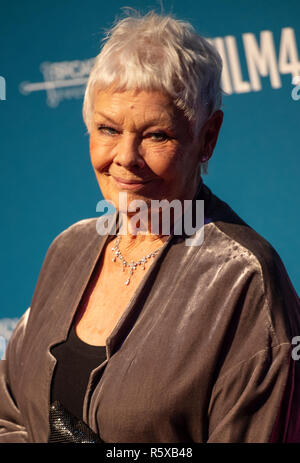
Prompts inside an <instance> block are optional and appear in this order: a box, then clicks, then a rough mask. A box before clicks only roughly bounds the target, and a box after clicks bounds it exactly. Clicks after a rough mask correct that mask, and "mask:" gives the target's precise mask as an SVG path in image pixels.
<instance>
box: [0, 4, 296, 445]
mask: <svg viewBox="0 0 300 463" xmlns="http://www.w3.org/2000/svg"><path fill="white" fill-rule="evenodd" d="M221 70H222V63H221V59H220V56H219V55H218V53H217V51H216V50H215V48H214V47H213V46H212V45H211V44H210V43H209V42H208V41H207V40H205V39H204V38H203V37H201V36H199V35H197V34H196V33H195V32H194V30H193V28H192V27H191V25H190V24H188V23H186V22H182V21H178V20H175V19H173V18H171V17H169V16H160V15H156V14H154V13H152V12H151V13H148V14H147V15H145V16H143V17H127V18H125V19H122V20H121V21H119V22H118V23H117V24H116V25H115V26H114V27H113V28H112V30H111V31H110V33H109V34H108V37H107V41H106V43H105V45H104V47H103V48H102V51H101V52H100V54H99V55H98V57H97V59H96V61H95V65H94V68H93V69H92V72H91V74H90V77H89V80H88V84H87V88H86V93H85V99H84V108H83V114H84V120H85V123H86V125H87V128H88V131H89V135H90V154H91V162H92V165H93V168H94V171H95V174H96V177H97V180H98V183H99V187H100V189H101V192H102V194H103V197H104V198H105V200H107V201H109V202H111V203H112V204H114V205H115V206H116V212H115V218H116V224H117V226H116V227H115V229H114V227H113V226H111V228H110V229H108V230H107V232H106V234H104V235H103V234H99V229H100V228H101V227H102V229H103V228H104V224H105V223H107V222H105V221H107V216H105V215H104V216H101V217H100V219H99V218H95V219H88V220H83V221H80V222H78V223H76V224H74V225H72V226H71V227H70V228H68V229H67V230H65V231H64V232H63V233H61V234H60V235H59V236H58V237H57V238H56V239H55V240H54V242H53V243H52V244H51V246H50V248H49V250H48V253H47V255H46V258H45V261H44V264H43V267H42V270H41V273H40V276H39V279H38V283H37V286H36V290H35V293H34V297H33V300H32V304H31V308H30V309H28V310H27V311H26V313H25V314H24V316H23V317H22V319H21V320H20V322H19V324H18V326H17V328H16V329H15V331H14V333H13V335H12V337H11V339H10V342H9V345H8V347H7V351H6V360H5V361H3V362H2V365H1V378H0V380H1V388H0V441H1V442H48V441H49V442H52V441H53V440H55V439H54V438H53V434H55V433H56V434H55V435H56V436H57V435H60V437H58V439H61V440H62V441H63V440H64V437H63V436H64V435H67V434H68V433H69V434H68V435H69V436H70V435H72V430H73V431H74V429H77V436H78V427H77V428H76V426H81V428H80V430H81V435H85V434H84V433H85V432H86V433H87V434H86V435H87V436H89V437H84V438H83V440H81V441H92V442H95V441H97V439H99V440H100V439H101V440H102V441H104V442H108V443H109V442H114V443H116V442H173V443H176V442H288V441H297V439H298V440H300V434H299V426H298V428H297V414H298V412H299V389H300V384H299V381H298V377H299V366H298V364H297V362H296V361H295V360H293V356H292V340H293V338H294V337H295V336H297V335H300V307H299V299H298V297H297V295H296V293H295V291H294V289H293V287H292V285H291V283H290V281H289V278H288V276H287V273H286V271H285V269H284V266H283V264H282V262H281V260H280V258H279V256H278V255H277V254H276V252H275V251H274V249H273V248H272V247H271V246H270V245H269V244H268V243H267V242H266V241H265V240H264V239H263V238H262V237H261V236H259V235H258V234H257V233H256V232H255V231H254V230H253V229H251V228H250V227H249V226H248V225H246V224H245V223H244V222H243V221H242V220H241V219H240V218H239V217H238V216H237V215H236V214H235V213H234V212H233V211H232V209H231V208H230V207H229V206H228V205H227V204H226V203H224V202H223V201H221V200H220V199H218V198H217V197H216V196H215V195H214V194H213V193H212V192H211V191H210V190H209V189H208V188H207V187H206V186H205V185H204V183H203V181H202V177H201V174H202V173H203V172H204V171H205V169H206V167H207V162H208V160H209V158H210V157H211V155H212V153H213V150H214V147H215V145H216V142H217V138H218V134H219V130H220V127H221V124H222V118H223V112H222V111H221V110H220V107H221V96H222V91H221V89H220V76H221ZM120 193H123V194H126V198H127V204H130V203H131V202H132V201H134V200H142V201H144V203H145V204H146V206H147V214H149V217H150V215H151V212H155V208H154V211H152V209H151V208H152V204H153V200H166V201H167V202H168V204H169V203H171V202H172V201H173V200H177V201H179V202H180V204H184V201H185V200H190V201H191V204H192V208H194V205H195V204H196V201H200V200H202V201H204V207H205V209H204V215H205V220H204V225H203V227H202V228H203V230H204V240H203V242H201V243H198V245H194V246H187V245H186V244H187V243H186V241H185V237H186V236H185V231H184V230H183V231H182V234H180V233H175V232H174V231H175V225H176V224H178V220H179V223H180V221H182V220H183V218H184V215H185V213H184V212H183V213H182V215H181V216H180V217H179V218H178V217H175V216H172V217H171V218H170V231H169V233H166V232H165V231H164V229H163V215H162V214H161V211H160V212H158V211H157V210H156V213H157V216H158V219H159V220H158V222H159V227H158V229H157V230H156V232H155V233H153V230H152V229H151V226H150V224H151V222H150V221H149V222H148V228H146V229H145V228H144V230H142V231H138V232H137V230H136V229H135V228H134V226H133V225H132V222H131V221H130V220H127V221H126V220H124V219H126V218H127V219H131V218H132V216H133V212H132V210H129V209H130V208H126V207H125V206H124V204H123V203H121V201H120ZM182 210H183V211H184V209H182ZM193 210H194V209H193ZM99 221H100V222H99ZM145 223H146V222H143V224H145ZM124 224H125V225H124ZM121 225H122V228H121ZM121 230H122V233H121ZM198 231H199V230H198ZM195 233H196V232H195ZM53 410H54V412H53V413H52V411H53ZM49 412H50V415H49ZM57 414H58V416H59V417H60V420H61V421H60V423H62V422H63V419H64V417H65V416H68V417H72V419H73V421H72V423H73V424H72V426H73V428H72V426H71V428H72V429H71V430H70V429H66V428H67V426H68V425H67V424H64V425H62V426H61V429H59V428H58V427H55V419H56V418H57ZM49 416H50V418H49ZM53 423H54V424H53ZM66 423H70V421H69V422H68V421H66ZM53 430H54V431H53ZM66 431H67V432H66ZM74 433H75V431H74ZM89 433H90V434H89ZM79 434H80V433H79ZM91 436H92V437H91ZM65 439H66V440H68V438H67V437H66V438H65ZM88 439H90V440H88ZM75 441H76V440H75Z"/></svg>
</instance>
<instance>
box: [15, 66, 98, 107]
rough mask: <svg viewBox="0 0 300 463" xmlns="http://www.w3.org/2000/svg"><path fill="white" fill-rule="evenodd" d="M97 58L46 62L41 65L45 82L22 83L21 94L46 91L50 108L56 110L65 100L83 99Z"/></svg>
mask: <svg viewBox="0 0 300 463" xmlns="http://www.w3.org/2000/svg"><path fill="white" fill-rule="evenodd" d="M94 61H95V58H90V59H86V60H81V61H80V60H74V61H61V62H55V63H49V62H44V63H41V65H40V71H41V73H42V74H43V78H44V81H43V82H34V83H31V82H22V83H21V84H20V92H21V93H23V94H24V95H29V94H30V93H32V92H37V91H41V90H44V91H46V94H47V104H48V106H50V107H52V108H55V107H57V106H58V105H59V103H60V102H61V101H63V100H69V99H72V98H75V99H76V98H82V96H83V95H84V91H85V84H86V82H87V79H88V76H89V73H90V71H91V69H92V66H93V64H94Z"/></svg>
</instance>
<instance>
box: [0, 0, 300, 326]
mask: <svg viewBox="0 0 300 463" xmlns="http://www.w3.org/2000/svg"><path fill="white" fill-rule="evenodd" d="M124 6H130V7H132V8H135V9H138V10H139V11H141V12H142V13H145V12H147V11H149V9H155V10H156V11H158V12H159V11H161V3H160V2H154V1H153V2H147V1H130V3H129V4H126V3H124V2H123V1H118V0H110V1H109V2H104V1H102V0H97V1H96V0H85V1H84V2H83V1H82V0H51V1H34V0H27V1H26V2H25V1H21V0H12V1H11V2H10V3H9V2H3V3H2V5H1V28H0V43H1V47H0V76H1V77H2V78H3V79H0V86H1V89H0V127H1V138H0V140H1V142H0V143H1V268H0V272H1V283H2V286H1V288H2V291H1V309H0V318H14V317H19V316H20V315H21V314H22V313H23V312H24V311H25V309H26V308H27V307H28V306H29V305H30V302H31V298H32V294H33V291H34V287H35V284H36V281H37V278H38V274H39V271H40V268H41V264H42V262H43V259H44V256H45V253H46V251H47V249H48V247H49V245H50V243H51V241H52V240H53V239H54V237H55V236H56V235H57V234H58V233H60V232H61V231H62V230H63V229H65V228H66V227H68V226H69V225H71V224H72V223H74V222H76V221H78V220H81V219H83V218H87V217H95V216H97V215H98V214H97V212H96V204H97V202H98V201H99V200H100V199H102V195H101V192H100V191H99V189H98V185H97V183H96V179H95V177H94V172H93V170H92V168H91V166H90V161H89V149H88V136H87V132H86V128H85V126H84V123H83V121H82V116H81V107H82V98H83V90H84V85H85V82H86V78H87V75H88V72H89V70H90V68H91V65H92V63H93V58H94V57H95V56H96V55H97V54H98V52H99V50H100V44H101V39H102V37H103V34H104V30H105V29H106V28H108V27H109V26H110V25H111V23H112V22H113V20H114V19H115V18H116V17H121V15H122V10H121V8H122V7H124ZM163 8H164V11H165V12H166V13H172V14H173V15H175V17H177V18H179V19H184V20H188V21H191V22H192V24H193V25H194V27H195V28H196V30H197V31H198V32H199V33H201V34H203V35H204V36H205V37H207V38H209V39H211V40H213V41H214V43H215V44H216V46H218V49H219V50H220V53H222V56H223V60H224V72H223V80H222V85H223V88H224V91H226V93H227V94H226V96H225V97H224V101H223V108H222V109H223V111H224V123H223V126H222V129H221V133H220V137H219V140H218V143H217V146H216V149H215V152H214V156H213V158H212V160H211V162H210V166H209V173H208V175H207V176H205V177H204V180H205V182H206V183H207V185H208V186H209V187H211V188H212V190H213V191H214V193H215V194H217V195H218V196H219V197H221V198H222V199H223V200H225V201H226V202H228V203H229V204H230V205H231V207H232V208H233V209H234V210H235V211H236V212H237V213H238V214H239V215H240V216H241V217H242V218H243V219H244V220H245V221H246V222H247V223H248V224H249V225H251V226H252V227H253V228H254V229H255V230H256V231H257V232H259V233H260V234H262V235H263V236H264V237H265V238H266V239H267V240H268V241H269V242H270V243H271V244H272V245H273V246H274V247H275V249H276V250H277V251H278V253H279V254H280V256H281V258H282V260H283V262H284V264H285V266H286V268H287V271H288V273H289V275H290V278H291V280H292V282H293V285H294V287H295V289H296V290H297V292H298V294H299V292H300V272H299V262H300V250H299V225H300V217H299V216H300V214H299V170H300V153H299V134H300V88H299V87H298V86H297V85H296V84H297V76H300V3H299V1H296V0H287V2H282V1H275V0H274V1H268V2H266V1H265V2H264V1H263V2H261V1H258V0H244V1H234V0H232V1H229V0H222V1H221V0H214V2H207V1H201V0H198V1H195V0H184V1H182V0H173V1H169V0H164V2H163ZM299 80H300V77H299ZM5 84H6V85H5Z"/></svg>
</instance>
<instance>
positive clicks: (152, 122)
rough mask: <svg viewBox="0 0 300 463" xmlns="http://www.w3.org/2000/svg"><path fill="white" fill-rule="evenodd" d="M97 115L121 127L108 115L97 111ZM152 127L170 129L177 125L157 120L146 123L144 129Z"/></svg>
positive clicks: (168, 121)
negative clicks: (159, 126) (157, 126)
mask: <svg viewBox="0 0 300 463" xmlns="http://www.w3.org/2000/svg"><path fill="white" fill-rule="evenodd" d="M95 114H98V115H99V116H101V117H103V118H104V119H106V120H107V121H109V122H111V123H112V124H115V125H120V124H119V123H118V122H116V121H114V120H113V119H112V118H111V117H109V116H108V114H104V113H102V112H101V111H95ZM151 125H162V126H164V127H167V128H169V129H171V128H174V126H175V124H174V123H173V124H172V123H171V121H170V120H167V119H162V120H161V121H158V120H157V119H150V120H149V121H146V122H145V124H144V126H143V128H145V127H149V126H151Z"/></svg>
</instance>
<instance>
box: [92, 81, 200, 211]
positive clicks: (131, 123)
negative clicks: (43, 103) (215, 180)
mask: <svg viewBox="0 0 300 463" xmlns="http://www.w3.org/2000/svg"><path fill="white" fill-rule="evenodd" d="M199 151H200V145H199V138H198V139H197V138H196V137H194V136H193V133H192V130H191V127H190V123H189V121H188V120H187V119H186V118H185V117H184V115H183V113H182V111H180V110H178V109H177V108H176V107H175V106H174V104H173V102H172V100H171V98H170V97H168V96H167V95H165V94H163V93H161V92H156V91H151V92H146V91H123V92H116V91H113V89H109V90H105V91H99V92H98V93H97V95H96V97H95V102H94V113H93V123H92V129H91V133H90V153H91V161H92V165H93V168H94V170H95V173H96V177H97V180H98V183H99V186H100V189H101V191H102V194H103V196H104V198H105V199H106V200H110V201H112V202H113V204H114V206H115V207H116V208H117V209H118V208H119V207H118V204H119V203H118V199H119V196H118V195H119V193H120V192H126V193H127V204H129V203H130V201H131V200H134V199H143V200H144V201H146V203H147V204H148V205H150V200H151V199H157V200H162V199H167V200H168V201H172V200H173V199H179V200H181V201H183V200H184V199H192V198H193V196H194V194H195V192H196V188H197V186H198V184H199V161H200V152H199ZM122 180H123V181H124V182H122ZM125 182H131V183H125Z"/></svg>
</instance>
